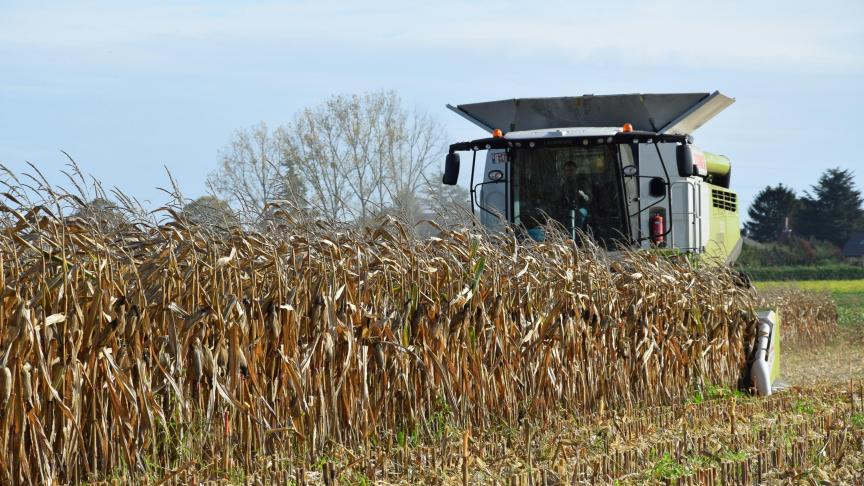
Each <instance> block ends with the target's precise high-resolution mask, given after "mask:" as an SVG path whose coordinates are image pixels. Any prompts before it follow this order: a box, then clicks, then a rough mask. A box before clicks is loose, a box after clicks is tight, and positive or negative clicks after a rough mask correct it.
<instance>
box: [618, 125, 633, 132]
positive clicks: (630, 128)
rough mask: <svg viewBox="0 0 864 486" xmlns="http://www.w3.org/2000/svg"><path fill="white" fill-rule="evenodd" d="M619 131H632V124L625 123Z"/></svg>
mask: <svg viewBox="0 0 864 486" xmlns="http://www.w3.org/2000/svg"><path fill="white" fill-rule="evenodd" d="M621 131H622V132H632V131H633V125H631V124H629V123H625V124H624V126H623V127H621Z"/></svg>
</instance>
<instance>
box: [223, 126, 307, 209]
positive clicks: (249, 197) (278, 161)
mask: <svg viewBox="0 0 864 486" xmlns="http://www.w3.org/2000/svg"><path fill="white" fill-rule="evenodd" d="M283 139H284V136H283V135H282V134H281V129H277V130H276V131H275V132H273V133H271V132H270V130H269V129H268V128H267V125H266V124H265V123H264V122H261V123H259V124H258V125H255V126H253V127H252V128H250V129H248V130H238V131H237V132H236V133H235V135H234V139H233V140H231V142H230V143H229V144H228V146H227V147H226V148H225V149H223V151H222V153H221V154H220V161H219V166H218V168H217V169H216V170H215V171H214V172H212V173H211V174H210V175H209V176H208V177H207V186H208V187H209V188H210V190H211V191H212V192H213V193H214V194H216V195H218V196H220V197H221V198H223V199H225V200H226V201H229V202H230V203H233V204H234V205H235V206H236V207H237V208H238V209H239V210H240V211H241V212H242V213H243V214H244V216H245V219H246V220H250V221H255V220H258V219H260V218H261V217H262V215H263V212H264V208H265V206H266V204H267V203H268V202H271V201H274V200H277V199H281V200H288V201H292V202H294V203H297V204H298V205H299V204H302V200H303V197H304V195H305V188H304V185H303V178H302V177H300V175H299V174H298V171H297V167H296V166H295V165H294V164H293V163H292V160H289V159H286V158H285V156H286V151H285V149H284V147H283V146H282V145H281V140H283Z"/></svg>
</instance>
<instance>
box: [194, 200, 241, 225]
mask: <svg viewBox="0 0 864 486" xmlns="http://www.w3.org/2000/svg"><path fill="white" fill-rule="evenodd" d="M181 215H182V216H184V217H185V218H186V219H188V220H189V222H191V223H193V224H197V225H200V226H207V227H224V228H230V227H232V226H236V225H238V224H239V219H238V218H237V214H235V213H234V211H233V210H232V209H231V206H229V205H228V203H227V202H225V201H224V200H222V199H219V198H218V197H216V196H201V197H199V198H198V199H196V200H194V201H192V202H190V203H189V204H187V205H186V206H184V207H183V211H182V212H181Z"/></svg>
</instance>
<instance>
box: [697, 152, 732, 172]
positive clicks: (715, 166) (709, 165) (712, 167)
mask: <svg viewBox="0 0 864 486" xmlns="http://www.w3.org/2000/svg"><path fill="white" fill-rule="evenodd" d="M703 153H704V154H705V168H706V169H708V173H709V174H716V175H719V176H725V175H726V174H728V173H729V171H730V170H732V161H730V160H729V157H726V156H725V155H717V154H712V153H710V152H703Z"/></svg>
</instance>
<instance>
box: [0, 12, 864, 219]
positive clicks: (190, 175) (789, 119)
mask: <svg viewBox="0 0 864 486" xmlns="http://www.w3.org/2000/svg"><path fill="white" fill-rule="evenodd" d="M862 86H864V2H860V1H825V2H812V1H807V2H799V1H785V2H745V1H741V2H737V1H733V2H698V1H672V2H647V1H641V2H631V1H626V0H624V1H616V2H574V1H570V2H533V3H525V2H519V3H517V2H507V1H497V2H480V1H477V2H467V3H460V2H449V1H438V2H425V3H424V2H412V3H408V2H374V3H373V2H351V3H349V2H344V3H337V2H328V1H315V2H311V1H308V2H307V1H293V2H242V3H241V2H182V1H180V2H159V1H151V2H125V3H124V2H76V1H66V2H57V3H51V2H39V1H32V2H16V3H12V2H7V1H4V0H0V163H2V164H4V165H6V166H7V167H9V168H11V169H12V170H14V171H19V172H24V171H28V170H29V168H28V167H27V166H26V164H25V162H26V161H30V162H32V163H33V164H34V165H36V166H37V167H38V168H39V169H40V170H41V171H42V172H44V173H45V174H46V175H47V176H48V177H49V179H50V180H52V181H54V182H62V176H61V175H60V172H59V171H60V170H61V169H63V168H64V165H65V163H66V159H65V157H64V156H63V155H62V154H61V152H60V150H61V149H62V150H65V151H67V152H68V153H70V154H71V155H72V156H73V157H74V158H75V159H76V160H77V161H78V162H79V164H80V165H81V166H82V167H83V168H84V169H85V170H86V171H87V172H89V173H91V174H93V175H94V176H95V177H97V178H99V179H100V180H101V181H102V182H103V184H104V185H105V186H106V187H109V188H110V187H114V186H116V187H118V188H119V189H121V190H122V191H124V192H126V193H128V194H131V195H134V196H136V197H138V198H139V199H142V200H149V201H151V203H152V204H153V205H154V207H155V206H156V205H157V204H158V203H160V202H163V201H164V197H163V195H162V194H161V192H159V191H158V190H157V189H156V187H160V186H161V187H166V186H167V185H168V180H167V177H166V175H165V170H164V168H163V166H167V167H168V168H169V169H170V170H171V172H172V173H173V174H174V175H175V177H176V178H177V180H178V181H179V183H180V185H181V187H182V189H183V190H184V193H185V195H186V196H187V197H196V196H199V195H201V194H203V193H204V192H205V190H206V189H205V186H204V178H205V177H206V175H207V173H209V172H210V171H212V170H213V169H214V168H215V166H216V162H217V160H218V156H219V155H218V154H219V151H220V149H221V148H222V147H223V146H225V144H226V143H227V142H228V141H229V140H230V138H231V136H232V133H233V132H234V131H235V130H236V129H238V128H242V127H248V126H250V125H252V124H255V123H257V122H258V121H261V120H264V121H266V122H267V123H268V124H270V125H272V126H276V125H278V124H280V123H282V122H285V121H288V120H290V119H291V117H292V116H293V114H294V113H295V112H296V111H298V110H299V109H301V108H303V107H305V106H310V105H314V104H318V103H320V102H322V101H323V100H325V99H326V98H327V97H328V96H329V95H331V94H335V93H362V92H366V91H373V90H382V89H393V90H396V91H397V92H399V93H400V94H401V96H402V97H403V99H404V100H405V102H406V104H408V105H409V106H410V107H417V108H420V109H423V110H426V111H428V112H430V113H433V114H435V115H437V116H438V117H439V119H440V120H441V121H443V122H444V123H445V126H446V128H447V133H448V140H450V141H461V140H465V139H471V138H476V137H479V136H483V135H484V134H483V132H482V131H480V129H478V128H476V127H474V126H473V125H471V124H469V123H468V122H466V121H464V120H463V119H461V118H459V117H458V116H456V115H455V114H452V113H451V112H450V111H449V110H447V109H446V108H445V107H444V105H445V104H446V103H454V104H455V103H467V102H475V101H486V100H491V99H501V98H513V97H535V96H565V95H580V94H584V93H593V94H609V93H633V92H679V91H688V92H693V91H700V92H705V91H713V90H720V91H722V92H723V93H724V94H727V95H729V96H732V97H734V98H736V99H737V102H736V103H735V104H734V105H733V106H732V107H730V108H729V109H728V110H727V111H726V112H724V113H722V114H720V115H719V116H718V117H717V118H716V119H715V120H713V121H712V122H711V123H709V124H708V125H706V126H704V127H703V128H702V129H700V130H699V131H697V132H696V133H695V138H696V143H697V144H698V145H699V146H701V147H703V148H705V149H707V150H710V151H715V152H720V153H724V154H726V155H729V156H730V157H731V158H732V161H733V179H732V181H733V182H732V184H733V188H735V189H737V190H738V191H739V193H740V194H741V196H742V199H743V202H744V203H745V204H749V202H750V201H751V200H752V197H753V196H754V195H755V193H756V192H757V191H758V190H759V189H760V188H762V187H763V186H765V185H766V184H775V183H777V182H784V183H785V184H787V185H790V186H792V187H793V188H795V189H797V190H799V191H800V190H803V189H806V188H807V187H809V186H810V185H811V184H812V183H813V182H815V180H816V178H817V177H818V176H819V174H820V173H821V172H822V171H823V170H824V169H826V168H828V167H833V166H841V167H845V168H850V169H853V170H854V171H855V172H856V181H857V183H858V185H859V187H862V188H864V156H862V150H861V148H860V146H859V145H860V144H859V140H860V136H859V132H860V129H861V128H860V127H861V125H862V123H861V121H860V118H861V117H862V113H864V95H862V92H864V91H862Z"/></svg>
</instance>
